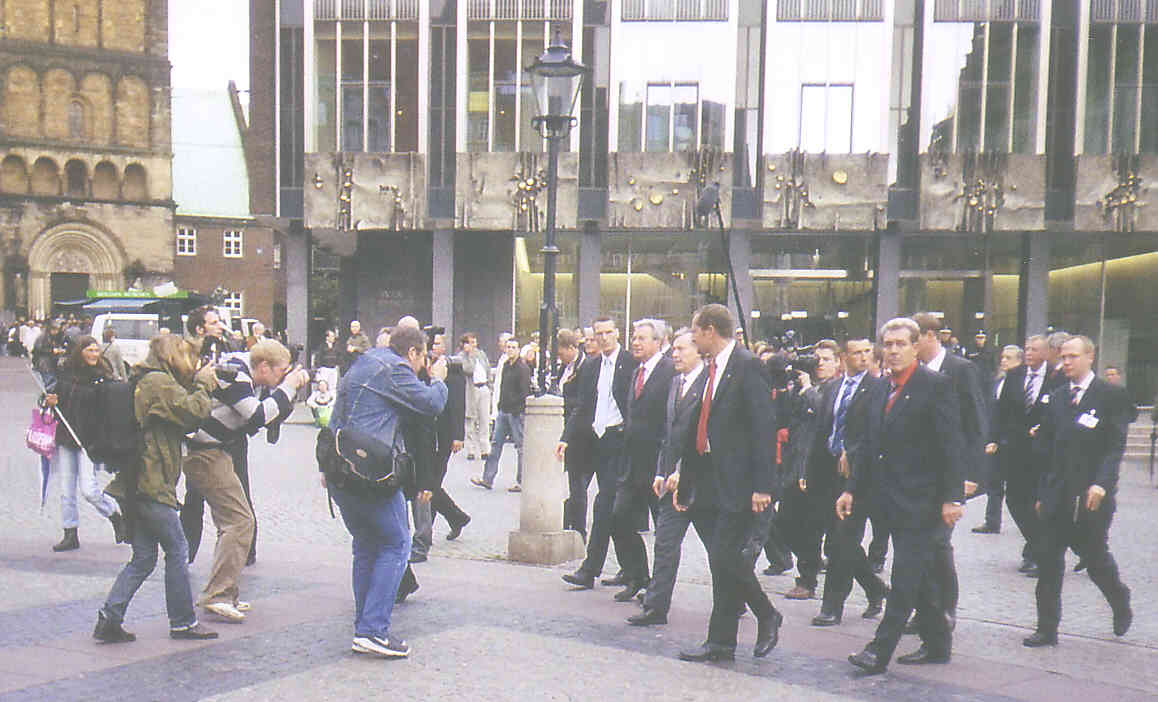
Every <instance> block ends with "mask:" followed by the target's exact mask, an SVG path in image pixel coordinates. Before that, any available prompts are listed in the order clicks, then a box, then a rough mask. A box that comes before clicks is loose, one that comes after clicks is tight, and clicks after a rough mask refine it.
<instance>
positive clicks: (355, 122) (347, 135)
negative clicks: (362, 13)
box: [342, 22, 365, 151]
mask: <svg viewBox="0 0 1158 702" xmlns="http://www.w3.org/2000/svg"><path fill="white" fill-rule="evenodd" d="M355 27H356V28H357V29H355ZM361 35H362V25H361V23H354V22H344V23H343V24H342V151H362V148H363V145H362V141H363V137H364V134H365V124H364V121H363V120H364V115H363V106H364V101H363V92H362V91H363V89H364V88H363V84H362V77H363V76H364V75H365V60H364V58H365V57H364V55H363V50H364V44H363V42H362V36H361Z"/></svg>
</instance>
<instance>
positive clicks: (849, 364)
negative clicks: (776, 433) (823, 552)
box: [807, 339, 888, 626]
mask: <svg viewBox="0 0 1158 702" xmlns="http://www.w3.org/2000/svg"><path fill="white" fill-rule="evenodd" d="M872 353H873V345H872V342H871V341H869V340H868V339H849V340H848V341H846V342H845V344H844V357H843V359H842V361H843V363H844V373H843V374H842V375H841V376H839V377H838V378H836V379H835V380H834V381H833V382H832V383H830V384H828V385H827V386H826V387H825V393H824V399H823V403H822V405H821V406H822V409H823V413H822V414H821V426H822V427H823V431H821V432H820V436H819V439H820V441H821V443H822V446H821V447H820V448H819V449H818V453H819V452H823V456H825V457H827V458H826V459H824V460H814V461H813V462H812V464H811V466H810V470H809V473H808V478H807V481H808V483H807V485H808V491H809V493H811V494H812V495H814V496H815V498H816V499H817V502H818V504H820V503H821V502H826V503H827V505H828V507H827V508H826V509H824V512H823V515H824V516H825V517H826V518H827V520H828V521H827V524H826V528H825V531H826V536H825V539H826V541H825V543H826V548H827V550H828V553H829V558H828V575H827V577H825V579H824V595H823V598H822V603H821V605H820V614H818V615H817V616H815V617H813V618H812V625H813V626H833V625H836V624H840V621H841V618H842V616H843V614H844V602H845V600H847V599H848V596H849V594H850V593H851V592H852V583H853V580H854V579H855V580H856V581H857V582H858V583H860V586H861V587H862V588H864V591H865V595H866V596H867V597H868V608H867V609H865V611H864V612H863V613H862V615H861V616H862V617H864V618H865V619H870V618H872V617H875V616H877V615H878V614H880V613H881V611H882V608H883V604H884V598H885V595H886V594H887V593H888V588H887V587H886V586H885V583H884V581H883V580H881V579H880V578H879V577H877V575H876V573H874V572H873V568H872V565H870V564H869V561H868V558H867V557H866V556H865V552H864V549H863V548H862V547H861V541H862V540H863V539H864V531H865V521H866V517H865V515H864V514H863V513H862V511H858V512H857V513H856V514H855V515H853V516H851V517H849V518H848V519H838V518H837V516H836V511H835V510H834V509H832V508H831V505H834V504H835V503H836V499H837V497H838V496H839V495H840V493H842V492H844V489H845V484H846V482H847V481H848V478H849V475H850V469H849V466H850V464H851V461H850V459H849V456H848V450H847V449H846V442H845V437H846V436H848V435H849V434H850V433H852V434H854V435H856V434H858V433H859V434H861V435H863V434H864V423H865V422H866V421H868V411H869V396H870V395H871V393H872V391H873V390H874V389H875V388H876V387H877V386H878V385H880V384H881V383H882V382H883V381H881V380H880V379H879V378H874V377H873V376H871V375H869V373H868V366H869V361H871V360H872Z"/></svg>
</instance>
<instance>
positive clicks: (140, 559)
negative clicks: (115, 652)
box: [101, 498, 197, 629]
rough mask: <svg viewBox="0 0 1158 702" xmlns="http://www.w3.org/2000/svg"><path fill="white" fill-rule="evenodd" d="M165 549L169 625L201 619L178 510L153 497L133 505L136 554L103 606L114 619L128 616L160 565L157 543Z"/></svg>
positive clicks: (139, 500) (134, 549)
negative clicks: (195, 610)
mask: <svg viewBox="0 0 1158 702" xmlns="http://www.w3.org/2000/svg"><path fill="white" fill-rule="evenodd" d="M158 545H159V546H160V547H161V548H163V549H164V550H165V608H166V610H167V611H168V613H169V628H171V629H182V628H185V627H189V626H193V625H194V624H196V623H197V615H196V613H194V611H193V589H192V588H191V587H190V585H189V546H188V544H187V543H186V541H185V532H184V531H182V530H181V520H180V519H178V518H177V510H175V509H173V508H172V507H170V506H168V505H163V504H161V503H160V502H153V501H152V500H146V499H143V498H141V499H138V500H137V502H136V504H135V505H134V509H133V557H132V559H130V560H129V562H128V564H127V565H126V566H125V567H124V568H123V569H122V570H121V573H120V575H118V576H117V579H116V581H115V582H114V583H113V588H112V589H111V590H109V596H108V598H107V599H106V600H105V606H104V607H103V608H102V610H101V611H102V612H104V615H105V617H107V618H108V619H109V620H110V621H113V622H118V623H119V622H123V621H124V620H125V610H127V609H128V608H129V602H130V601H132V599H133V595H135V594H137V590H138V589H139V588H140V587H141V584H142V583H143V582H145V580H146V579H147V578H148V577H149V575H150V574H151V573H152V572H153V569H154V568H156V567H157V546H158Z"/></svg>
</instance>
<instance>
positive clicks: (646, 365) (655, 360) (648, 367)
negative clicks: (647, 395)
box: [640, 353, 663, 385]
mask: <svg viewBox="0 0 1158 702" xmlns="http://www.w3.org/2000/svg"><path fill="white" fill-rule="evenodd" d="M661 358H663V354H662V353H657V354H655V355H653V356H652V357H651V358H649V359H647V360H646V361H644V362H643V365H641V366H640V368H642V369H643V370H642V371H640V372H642V373H643V382H644V384H645V385H646V384H647V379H648V378H650V377H651V372H652V371H653V370H655V367H656V366H658V365H659V360H660V359H661Z"/></svg>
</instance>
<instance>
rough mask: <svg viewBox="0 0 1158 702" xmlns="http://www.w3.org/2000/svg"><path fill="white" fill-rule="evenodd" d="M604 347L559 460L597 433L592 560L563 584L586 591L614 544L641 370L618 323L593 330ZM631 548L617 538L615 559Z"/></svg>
mask: <svg viewBox="0 0 1158 702" xmlns="http://www.w3.org/2000/svg"><path fill="white" fill-rule="evenodd" d="M592 327H593V329H594V333H595V338H596V340H597V341H598V342H599V354H597V355H595V356H592V357H588V359H587V360H586V361H584V362H583V365H582V367H580V369H579V378H578V380H577V381H576V382H578V383H579V388H578V393H577V395H578V404H577V405H576V407H575V411H574V412H573V413H572V414H571V415H570V416H568V417H567V421H566V423H565V424H564V425H563V436H562V438H561V439H560V441H559V444H558V445H557V446H556V447H555V456H556V457H557V458H558V459H559V460H560V461H563V460H565V458H566V455H567V448H568V446H569V445H570V444H572V443H574V442H575V441H576V440H579V439H581V437H583V436H586V435H587V433H588V432H591V433H592V434H593V435H594V436H595V441H594V448H593V456H592V459H593V462H594V464H595V480H596V482H597V483H598V486H599V492H598V493H596V495H595V504H594V506H593V508H592V521H591V534H590V537H589V538H588V540H587V558H585V559H584V560H583V564H582V565H580V566H579V569H578V570H577V571H575V572H574V573H568V574H566V575H564V576H563V581H564V582H566V583H569V584H571V585H574V586H576V587H577V588H579V589H581V590H590V589H591V588H592V587H594V586H595V578H597V577H599V574H600V573H601V572H602V571H603V563H604V561H606V560H607V547H608V545H609V544H610V541H611V539H612V538H613V534H612V531H613V519H614V510H615V494H616V492H617V491H618V489H619V479H620V477H621V476H622V475H623V473H624V461H625V459H626V454H625V453H624V429H625V426H624V418H625V417H626V416H627V395H628V393H629V392H631V390H632V388H631V381H632V378H633V377H634V374H635V368H636V366H637V365H638V363H636V361H635V359H633V358H632V357H631V354H629V353H628V352H627V351H626V350H624V349H623V348H622V347H621V346H620V345H619V329H617V328H616V326H615V320H613V319H612V318H610V317H600V318H598V319H596V320H595V321H594V323H593V324H592ZM625 547H626V544H622V543H620V541H619V539H618V537H615V553H616V555H617V556H618V557H619V558H620V559H622V557H623V553H624V551H625Z"/></svg>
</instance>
